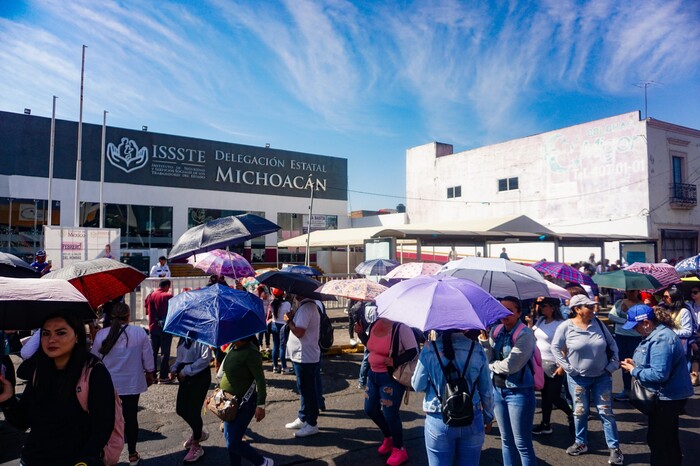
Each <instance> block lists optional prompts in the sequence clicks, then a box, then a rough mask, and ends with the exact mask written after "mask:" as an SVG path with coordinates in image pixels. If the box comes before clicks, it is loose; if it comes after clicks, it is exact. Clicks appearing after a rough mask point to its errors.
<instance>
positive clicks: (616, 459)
mask: <svg viewBox="0 0 700 466" xmlns="http://www.w3.org/2000/svg"><path fill="white" fill-rule="evenodd" d="M624 460H625V457H624V456H623V455H622V452H621V451H620V449H619V448H611V449H610V458H608V463H609V464H622V463H623V461H624Z"/></svg>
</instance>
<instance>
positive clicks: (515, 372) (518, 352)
mask: <svg viewBox="0 0 700 466" xmlns="http://www.w3.org/2000/svg"><path fill="white" fill-rule="evenodd" d="M519 325H525V324H523V323H522V322H518V324H517V325H516V326H515V327H513V328H512V329H511V330H510V331H508V330H506V328H505V327H503V328H502V329H501V331H500V332H499V334H498V336H497V337H496V339H495V340H494V338H493V334H494V331H495V330H496V329H497V328H498V326H496V327H494V328H493V329H492V330H491V334H490V335H489V339H488V340H481V339H479V343H481V346H482V347H483V348H484V351H486V357H487V359H488V361H489V369H491V372H493V373H494V374H502V375H506V376H507V377H506V388H533V389H534V386H535V377H534V375H533V373H532V370H530V369H529V368H528V367H527V366H528V364H527V363H528V361H530V359H531V358H532V355H533V354H534V353H535V346H536V343H535V334H534V333H532V330H531V329H529V328H528V327H525V328H524V329H522V330H521V331H520V334H519V335H518V339H517V340H516V341H515V345H513V339H512V335H513V333H514V332H515V329H517V328H518V326H519Z"/></svg>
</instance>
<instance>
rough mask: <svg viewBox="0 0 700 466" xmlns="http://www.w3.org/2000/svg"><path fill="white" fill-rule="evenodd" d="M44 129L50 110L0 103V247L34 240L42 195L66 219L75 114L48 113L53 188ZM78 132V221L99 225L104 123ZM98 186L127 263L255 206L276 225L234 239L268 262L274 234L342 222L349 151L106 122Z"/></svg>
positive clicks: (35, 243)
mask: <svg viewBox="0 0 700 466" xmlns="http://www.w3.org/2000/svg"><path fill="white" fill-rule="evenodd" d="M50 135H51V119H50V118H45V117H38V116H31V115H23V114H16V113H9V112H0V249H1V250H4V251H8V252H11V253H14V254H17V255H20V256H25V257H27V256H29V255H31V254H32V253H33V251H34V250H36V249H39V248H40V247H42V244H41V240H42V239H41V233H42V227H43V225H45V224H47V223H46V222H47V221H48V218H49V211H48V209H49V206H48V200H49V197H50V198H51V204H52V206H51V223H52V224H53V225H61V226H74V221H75V195H76V179H75V178H76V159H77V150H78V147H77V146H78V144H77V135H78V123H77V122H74V121H65V120H57V121H56V126H55V149H54V168H53V180H52V183H51V185H52V186H51V196H49V153H50ZM82 140H83V143H82V150H81V152H82V169H81V176H80V182H79V188H78V192H79V200H80V203H79V212H78V219H79V220H78V223H79V225H78V226H86V227H98V226H99V223H100V218H99V216H100V208H99V200H100V184H101V183H100V178H101V150H100V149H101V140H102V126H100V125H94V124H86V123H83V127H82ZM312 188H313V191H314V204H313V214H312V216H311V217H309V203H310V195H311V190H312ZM102 191H103V202H104V204H105V219H104V227H106V228H119V229H120V230H121V245H120V246H121V252H122V256H126V257H130V258H131V259H130V260H129V262H132V263H134V262H138V261H136V259H135V258H137V257H143V261H144V262H146V261H148V260H149V259H147V257H149V256H150V255H152V254H153V251H162V250H169V249H170V248H171V247H172V245H173V242H174V241H176V240H177V238H178V237H179V236H180V235H181V234H182V233H183V232H184V231H185V230H187V229H188V228H191V227H193V226H196V225H199V224H201V223H204V222H206V221H208V220H211V219H213V218H218V217H220V216H226V215H236V214H241V213H253V214H256V215H260V216H262V217H265V218H267V219H268V220H271V221H273V222H275V223H277V224H278V225H280V226H281V227H282V229H281V230H280V231H279V232H278V233H277V234H271V235H267V237H264V238H258V239H256V240H253V241H252V242H250V243H247V244H246V245H245V246H244V247H241V248H239V249H240V251H239V252H241V253H243V254H245V255H246V256H247V257H248V258H250V259H251V260H253V261H266V262H275V261H277V259H278V257H277V250H276V244H277V242H278V241H280V240H283V239H286V238H289V237H293V236H297V235H300V234H303V233H305V232H306V231H307V229H308V228H311V229H312V231H313V230H315V229H329V228H339V227H340V228H343V227H346V226H348V225H349V220H348V216H347V159H344V158H339V157H330V156H325V155H316V154H307V153H301V152H293V151H286V150H281V149H273V148H269V147H254V146H246V145H241V144H233V143H227V142H219V141H210V140H204V139H196V138H190V137H184V136H177V135H168V134H159V133H152V132H148V131H136V130H129V129H124V128H114V127H107V128H106V138H105V161H104V183H103V184H102ZM280 259H282V260H294V259H295V258H294V257H283V258H280ZM139 265H140V264H139ZM140 268H143V266H141V267H140Z"/></svg>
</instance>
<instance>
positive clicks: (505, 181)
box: [498, 176, 518, 191]
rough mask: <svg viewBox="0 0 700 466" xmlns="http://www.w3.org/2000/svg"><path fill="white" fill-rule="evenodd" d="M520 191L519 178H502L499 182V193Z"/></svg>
mask: <svg viewBox="0 0 700 466" xmlns="http://www.w3.org/2000/svg"><path fill="white" fill-rule="evenodd" d="M514 189H518V177H517V176H516V177H514V178H501V179H500V180H498V190H499V191H512V190H514Z"/></svg>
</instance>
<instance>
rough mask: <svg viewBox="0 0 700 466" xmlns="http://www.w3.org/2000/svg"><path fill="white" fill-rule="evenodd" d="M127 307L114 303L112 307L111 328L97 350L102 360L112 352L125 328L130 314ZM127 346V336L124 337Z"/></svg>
mask: <svg viewBox="0 0 700 466" xmlns="http://www.w3.org/2000/svg"><path fill="white" fill-rule="evenodd" d="M130 312H131V311H130V309H129V306H128V305H126V304H124V303H115V304H114V305H113V306H112V326H111V327H110V328H109V334H108V335H107V338H105V339H104V341H103V342H102V346H101V347H100V349H99V352H100V354H101V355H102V357H103V358H104V357H105V356H107V354H108V353H109V352H110V351H112V348H114V345H116V344H117V341H118V340H119V337H120V336H121V334H122V331H123V327H122V326H126V324H127V323H128V320H129V313H130ZM126 339H127V345H128V344H129V336H128V335H127V336H126Z"/></svg>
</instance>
